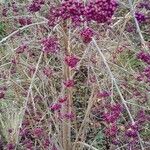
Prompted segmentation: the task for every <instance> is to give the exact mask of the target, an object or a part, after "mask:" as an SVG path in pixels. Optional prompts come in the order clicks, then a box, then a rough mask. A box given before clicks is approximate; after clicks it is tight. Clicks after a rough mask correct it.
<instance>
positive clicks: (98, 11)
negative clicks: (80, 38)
mask: <svg viewBox="0 0 150 150" xmlns="http://www.w3.org/2000/svg"><path fill="white" fill-rule="evenodd" d="M116 8H117V3H116V1H115V0H93V1H88V2H87V3H86V4H84V3H83V2H81V1H78V0H65V1H63V2H62V3H61V4H60V5H57V6H55V7H52V8H51V9H50V12H49V16H48V19H49V25H54V24H57V22H59V21H61V20H66V19H70V20H71V21H72V23H73V24H75V25H80V24H81V23H83V22H85V21H86V22H91V21H96V22H97V23H106V22H108V21H110V20H111V18H112V15H113V14H114V12H115V10H116Z"/></svg>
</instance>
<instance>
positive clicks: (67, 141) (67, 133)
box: [63, 23, 72, 150]
mask: <svg viewBox="0 0 150 150" xmlns="http://www.w3.org/2000/svg"><path fill="white" fill-rule="evenodd" d="M63 30H64V34H65V35H64V45H65V49H66V55H70V54H71V48H70V39H69V37H68V35H67V24H66V23H65V24H64V26H63ZM69 79H71V70H70V68H69V67H68V65H66V64H64V80H69ZM66 94H67V98H68V103H67V105H65V106H64V112H65V113H69V114H70V113H71V112H72V89H67V88H66ZM63 147H64V150H71V121H70V120H68V122H65V121H63Z"/></svg>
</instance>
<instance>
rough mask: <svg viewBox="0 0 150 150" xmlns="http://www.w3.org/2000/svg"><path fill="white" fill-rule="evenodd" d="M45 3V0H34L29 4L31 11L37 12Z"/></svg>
mask: <svg viewBox="0 0 150 150" xmlns="http://www.w3.org/2000/svg"><path fill="white" fill-rule="evenodd" d="M44 3H45V1H44V0H33V1H32V2H31V4H30V5H29V8H28V9H29V11H30V12H37V11H39V10H40V9H41V7H42V5H43V4H44Z"/></svg>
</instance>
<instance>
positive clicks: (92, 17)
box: [85, 0, 117, 23]
mask: <svg viewBox="0 0 150 150" xmlns="http://www.w3.org/2000/svg"><path fill="white" fill-rule="evenodd" d="M116 8H117V3H116V1H115V0H91V1H90V2H89V3H88V4H87V6H86V7H85V18H86V19H87V21H96V22H97V23H105V22H108V21H109V20H111V18H112V16H113V14H114V12H115V10H116Z"/></svg>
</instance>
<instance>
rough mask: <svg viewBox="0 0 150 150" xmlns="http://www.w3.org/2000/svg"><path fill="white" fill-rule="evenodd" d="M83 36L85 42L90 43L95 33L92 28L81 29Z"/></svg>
mask: <svg viewBox="0 0 150 150" xmlns="http://www.w3.org/2000/svg"><path fill="white" fill-rule="evenodd" d="M80 35H81V38H82V40H83V42H84V43H90V42H91V41H92V37H93V35H94V31H93V30H92V29H91V28H85V29H82V30H81V33H80Z"/></svg>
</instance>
